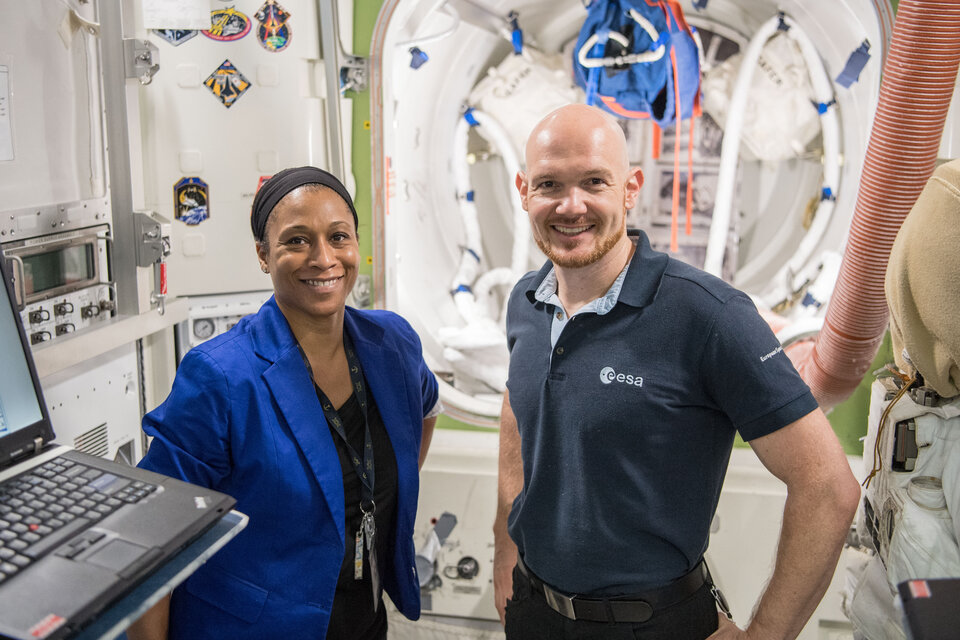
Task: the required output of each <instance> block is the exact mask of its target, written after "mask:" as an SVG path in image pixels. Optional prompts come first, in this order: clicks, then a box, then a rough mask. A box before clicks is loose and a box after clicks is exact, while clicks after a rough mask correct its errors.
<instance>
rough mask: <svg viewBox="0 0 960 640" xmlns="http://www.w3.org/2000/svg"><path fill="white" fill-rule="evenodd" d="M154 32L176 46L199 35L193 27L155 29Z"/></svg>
mask: <svg viewBox="0 0 960 640" xmlns="http://www.w3.org/2000/svg"><path fill="white" fill-rule="evenodd" d="M153 32H154V33H155V34H157V35H158V36H160V37H161V38H163V39H164V40H166V41H167V42H169V43H170V44H172V45H173V46H175V47H179V46H180V45H181V44H183V43H184V42H186V41H187V40H189V39H190V38H192V37H194V36H196V35H197V32H196V31H195V30H193V29H154V30H153Z"/></svg>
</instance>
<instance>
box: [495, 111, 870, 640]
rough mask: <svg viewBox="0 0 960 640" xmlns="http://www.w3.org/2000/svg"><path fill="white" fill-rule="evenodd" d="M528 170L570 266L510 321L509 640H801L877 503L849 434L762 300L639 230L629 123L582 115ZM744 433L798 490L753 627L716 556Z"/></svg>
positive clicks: (545, 273) (505, 413) (547, 140)
mask: <svg viewBox="0 0 960 640" xmlns="http://www.w3.org/2000/svg"><path fill="white" fill-rule="evenodd" d="M526 161H527V164H526V173H524V172H520V173H518V175H517V188H518V189H519V191H520V198H521V201H522V203H523V207H524V209H525V210H526V211H527V212H528V214H529V216H530V224H531V227H532V229H533V235H534V238H535V239H536V241H537V244H538V245H539V247H540V248H541V249H542V250H543V252H544V253H545V254H546V255H547V257H548V258H549V259H550V260H549V262H547V264H545V265H544V266H543V268H542V269H541V270H540V271H539V272H536V273H530V274H527V275H526V276H524V278H523V279H521V280H520V282H519V283H518V284H517V286H516V287H515V288H514V290H513V293H512V294H511V296H510V301H509V308H508V313H507V338H508V345H509V347H510V353H511V356H510V374H509V379H508V381H507V389H508V391H507V393H506V394H505V395H504V401H503V410H502V413H501V423H500V463H499V464H500V476H499V506H498V513H497V521H496V523H495V525H494V534H495V540H496V552H495V559H494V574H495V575H494V585H495V592H496V604H497V608H498V609H499V611H500V615H501V620H502V621H504V622H505V628H506V632H507V638H508V639H510V640H513V639H515V638H522V639H527V638H544V639H551V640H552V639H555V638H598V639H599V638H603V639H604V640H607V639H612V638H619V637H623V638H645V639H646V638H658V639H659V638H663V639H670V640H686V639H688V638H689V639H691V640H692V639H702V638H706V637H708V636H710V637H711V638H763V639H764V640H768V639H773V638H793V637H796V635H797V634H798V633H799V632H800V630H801V629H802V628H803V625H804V623H805V622H806V620H807V619H808V618H809V616H810V614H811V613H812V612H813V610H814V609H815V608H816V606H817V603H818V602H819V601H820V598H821V597H822V596H823V593H824V591H825V590H826V588H827V586H828V585H829V583H830V579H831V577H832V575H833V571H834V568H835V566H836V562H837V558H838V556H839V553H840V550H841V548H842V545H843V541H844V539H845V537H846V534H847V531H848V529H849V526H850V522H851V520H852V518H853V514H854V511H855V509H856V506H857V502H858V499H859V495H860V492H859V489H860V487H859V485H858V484H857V482H856V480H855V479H854V477H853V475H852V473H851V472H850V468H849V465H848V464H847V461H846V458H845V457H844V454H843V451H842V449H841V447H840V444H839V442H838V441H837V439H836V437H835V435H834V433H833V431H832V429H831V428H830V424H829V423H828V422H827V420H826V418H825V416H824V415H823V412H822V411H820V409H819V408H818V407H817V404H816V401H815V400H814V399H813V396H812V395H811V394H810V391H809V389H808V388H807V386H806V384H804V382H803V381H802V380H801V379H800V377H799V375H798V374H797V372H796V370H795V369H794V368H793V366H792V364H791V363H790V361H789V359H788V358H787V356H786V355H785V354H784V353H783V351H782V349H781V348H780V344H779V343H778V341H777V339H776V337H775V336H774V335H773V334H772V332H771V331H770V330H769V328H768V327H767V325H766V324H765V323H764V322H763V320H761V318H760V317H759V315H758V313H757V310H756V308H755V307H754V306H753V304H752V302H751V301H750V299H749V298H748V297H747V296H745V295H744V294H743V293H741V292H739V291H737V290H736V289H734V288H732V287H731V286H729V285H727V284H726V283H724V282H723V281H721V280H719V279H717V278H714V277H712V276H710V275H707V274H706V273H704V272H702V271H699V270H697V269H694V268H693V267H690V266H688V265H685V264H683V263H681V262H679V261H677V260H674V259H672V258H670V257H669V256H667V255H666V254H663V253H658V252H656V251H653V250H652V249H651V248H650V244H649V242H648V241H647V238H646V236H645V235H644V234H643V233H642V232H641V233H640V234H639V235H633V234H627V232H626V212H627V210H628V209H630V208H631V207H633V206H634V204H636V201H637V197H638V194H639V192H640V187H641V185H642V182H643V175H642V173H641V172H640V170H639V169H636V168H631V167H630V166H629V162H628V159H627V150H626V141H625V139H624V136H623V132H622V130H621V129H620V127H619V126H618V124H617V123H616V121H615V120H613V119H612V118H611V117H609V116H608V115H606V114H605V113H603V112H602V111H600V110H598V109H596V108H594V107H588V106H585V105H569V106H566V107H562V108H560V109H558V110H556V111H554V112H552V113H551V114H550V115H548V116H547V117H546V118H545V119H544V120H543V121H542V122H540V124H538V125H537V126H536V127H535V128H534V130H533V132H532V133H531V135H530V138H529V140H528V142H527V149H526ZM736 431H739V432H740V434H741V435H742V436H743V438H744V440H747V441H748V442H749V443H750V445H751V446H752V447H753V449H754V451H755V452H756V453H757V455H758V456H759V458H760V460H761V461H762V462H763V464H764V465H765V466H766V467H767V468H768V469H769V470H770V471H771V472H772V473H773V474H774V475H776V476H777V477H778V478H780V479H781V480H783V481H784V482H785V483H786V485H787V489H788V497H787V501H786V506H785V508H784V521H783V528H782V532H781V536H780V545H779V549H778V553H777V561H776V567H775V569H774V572H773V575H772V577H771V579H770V582H769V584H768V586H767V588H766V591H765V593H764V595H763V597H762V599H761V601H760V603H759V605H758V608H757V610H756V612H755V615H754V617H753V619H752V621H751V622H750V624H749V626H748V627H747V628H746V629H745V630H741V629H740V628H739V627H737V626H736V625H735V624H733V623H732V622H729V621H727V620H726V618H725V617H723V616H720V615H718V613H717V604H718V601H719V600H721V599H722V598H716V596H715V591H714V590H712V585H711V582H710V579H709V574H708V572H707V571H706V569H705V568H704V565H703V564H702V559H703V554H704V552H705V551H706V548H707V540H708V536H709V527H710V521H711V519H712V518H713V514H714V511H715V510H716V507H717V501H718V499H719V495H720V489H721V485H722V483H723V477H724V474H725V473H726V466H727V462H728V460H729V456H730V450H731V447H732V445H733V440H734V434H735V432H736ZM511 573H512V576H511ZM718 627H719V628H718ZM711 634H713V635H711Z"/></svg>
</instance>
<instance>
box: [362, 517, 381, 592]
mask: <svg viewBox="0 0 960 640" xmlns="http://www.w3.org/2000/svg"><path fill="white" fill-rule="evenodd" d="M360 527H361V529H363V533H364V537H365V538H366V539H367V540H366V541H367V558H369V562H370V586H371V588H372V589H373V610H374V611H376V610H377V608H378V607H379V606H380V570H379V568H378V567H377V549H376V547H375V546H374V544H375V542H376V535H377V526H376V523H375V522H374V520H373V514H372V513H365V514H364V515H363V522H362V523H361V525H360Z"/></svg>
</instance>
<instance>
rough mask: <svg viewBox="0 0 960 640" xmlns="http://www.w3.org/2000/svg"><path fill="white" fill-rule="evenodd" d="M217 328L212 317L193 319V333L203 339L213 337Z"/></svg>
mask: <svg viewBox="0 0 960 640" xmlns="http://www.w3.org/2000/svg"><path fill="white" fill-rule="evenodd" d="M216 329H217V326H216V324H214V322H213V320H212V319H210V318H200V319H198V320H194V321H193V335H194V337H196V338H199V339H201V340H206V339H207V338H209V337H211V336H212V335H213V332H214V331H216Z"/></svg>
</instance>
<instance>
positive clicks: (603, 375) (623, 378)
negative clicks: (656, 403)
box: [600, 367, 643, 387]
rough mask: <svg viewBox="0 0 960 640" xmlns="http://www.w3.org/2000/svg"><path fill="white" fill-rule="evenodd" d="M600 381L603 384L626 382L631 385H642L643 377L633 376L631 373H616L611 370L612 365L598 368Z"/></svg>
mask: <svg viewBox="0 0 960 640" xmlns="http://www.w3.org/2000/svg"><path fill="white" fill-rule="evenodd" d="M600 382H602V383H603V384H611V383H614V382H619V383H620V384H626V385H629V386H631V387H642V386H643V378H642V377H641V376H635V375H633V374H632V373H617V372H616V371H614V370H613V367H604V368H603V369H601V370H600Z"/></svg>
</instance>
